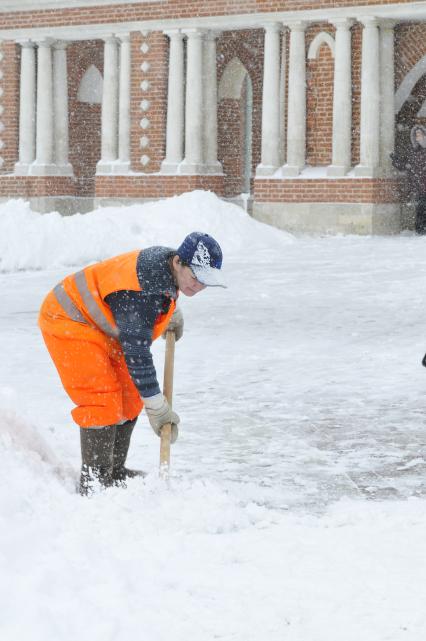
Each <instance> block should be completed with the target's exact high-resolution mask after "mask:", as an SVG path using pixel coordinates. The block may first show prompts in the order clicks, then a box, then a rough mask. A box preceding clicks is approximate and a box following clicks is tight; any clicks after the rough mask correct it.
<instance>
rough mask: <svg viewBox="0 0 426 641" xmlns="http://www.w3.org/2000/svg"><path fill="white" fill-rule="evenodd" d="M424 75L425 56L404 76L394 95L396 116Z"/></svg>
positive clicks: (425, 66)
mask: <svg viewBox="0 0 426 641" xmlns="http://www.w3.org/2000/svg"><path fill="white" fill-rule="evenodd" d="M425 73H426V55H424V56H423V58H421V59H420V60H419V61H418V62H417V63H416V64H415V65H414V67H412V68H411V69H410V71H409V72H408V73H407V75H406V76H405V78H404V80H403V81H402V82H401V84H400V85H399V87H398V89H397V91H396V93H395V113H396V114H398V113H399V112H400V111H401V109H402V107H403V105H404V103H405V101H406V100H407V98H408V97H409V96H410V95H411V91H412V90H413V88H414V87H415V85H416V83H417V82H418V81H419V80H420V78H421V77H422V76H424V74H425Z"/></svg>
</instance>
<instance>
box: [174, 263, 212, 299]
mask: <svg viewBox="0 0 426 641" xmlns="http://www.w3.org/2000/svg"><path fill="white" fill-rule="evenodd" d="M173 270H174V276H175V279H176V283H177V286H178V288H179V290H180V291H181V292H182V293H183V294H185V296H195V294H198V292H201V291H202V290H203V289H205V288H206V285H203V284H202V283H200V281H199V280H197V279H196V278H195V276H194V273H193V271H192V269H191V268H190V267H188V266H187V265H182V263H180V262H179V258H178V256H175V257H174V258H173Z"/></svg>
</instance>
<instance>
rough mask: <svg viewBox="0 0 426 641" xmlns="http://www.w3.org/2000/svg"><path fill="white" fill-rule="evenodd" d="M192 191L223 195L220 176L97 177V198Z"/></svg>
mask: <svg viewBox="0 0 426 641" xmlns="http://www.w3.org/2000/svg"><path fill="white" fill-rule="evenodd" d="M193 189H205V190H208V191H214V192H215V193H216V194H218V195H219V196H222V195H223V177H222V176H158V175H153V176H137V177H135V178H132V177H131V176H114V177H113V176H97V178H96V196H97V197H98V198H102V197H104V198H109V197H114V198H166V197H169V196H176V195H178V194H183V193H184V192H186V191H192V190H193Z"/></svg>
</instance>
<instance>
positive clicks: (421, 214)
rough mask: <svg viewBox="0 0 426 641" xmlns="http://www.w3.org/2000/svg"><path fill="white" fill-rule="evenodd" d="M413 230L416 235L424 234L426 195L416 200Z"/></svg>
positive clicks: (425, 229)
mask: <svg viewBox="0 0 426 641" xmlns="http://www.w3.org/2000/svg"><path fill="white" fill-rule="evenodd" d="M415 229H416V233H417V234H426V194H421V195H419V196H418V198H417V204H416V226H415Z"/></svg>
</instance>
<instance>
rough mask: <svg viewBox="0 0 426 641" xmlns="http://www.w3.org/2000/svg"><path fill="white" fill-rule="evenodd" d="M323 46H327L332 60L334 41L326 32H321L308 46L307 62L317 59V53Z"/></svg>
mask: <svg viewBox="0 0 426 641" xmlns="http://www.w3.org/2000/svg"><path fill="white" fill-rule="evenodd" d="M323 44H327V45H328V46H329V47H330V49H331V53H332V54H333V58H334V39H333V37H332V36H330V34H329V33H327V32H326V31H321V33H318V34H317V35H316V36H315V38H314V39H313V40H312V42H311V44H310V46H309V51H308V60H315V58H317V57H318V52H319V50H320V48H321V47H322V45H323Z"/></svg>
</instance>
